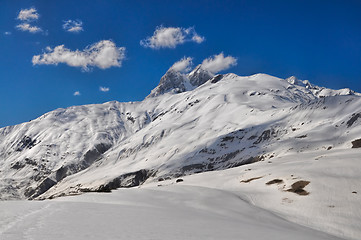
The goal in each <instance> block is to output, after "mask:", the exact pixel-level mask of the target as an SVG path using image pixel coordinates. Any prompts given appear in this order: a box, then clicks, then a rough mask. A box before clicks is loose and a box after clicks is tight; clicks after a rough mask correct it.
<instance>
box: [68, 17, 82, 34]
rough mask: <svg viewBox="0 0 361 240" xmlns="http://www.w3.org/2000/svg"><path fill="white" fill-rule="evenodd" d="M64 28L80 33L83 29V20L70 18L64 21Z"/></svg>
mask: <svg viewBox="0 0 361 240" xmlns="http://www.w3.org/2000/svg"><path fill="white" fill-rule="evenodd" d="M63 29H64V30H65V31H67V32H73V33H78V32H80V31H83V30H84V29H83V22H82V21H80V20H68V21H64V24H63Z"/></svg>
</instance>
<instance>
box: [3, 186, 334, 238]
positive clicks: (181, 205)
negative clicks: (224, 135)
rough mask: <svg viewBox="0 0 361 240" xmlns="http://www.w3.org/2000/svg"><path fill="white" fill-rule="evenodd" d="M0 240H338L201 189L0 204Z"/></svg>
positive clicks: (123, 191)
mask: <svg viewBox="0 0 361 240" xmlns="http://www.w3.org/2000/svg"><path fill="white" fill-rule="evenodd" d="M0 211H1V213H2V214H1V216H0V223H1V227H0V238H1V239H2V240H18V239H38V240H43V239H44V240H48V239H52V240H57V239H77V240H82V239H84V240H89V239H104V240H105V239H127V240H131V239H136V240H140V239H146V240H148V239H159V240H161V239H165V240H169V239H174V240H176V239H179V240H183V239H195V240H199V239H234V240H236V239H237V240H239V239H247V240H252V239H255V240H256V239H257V240H258V239H280V240H281V239H285V240H286V239H287V240H288V239H295V240H297V239H299V240H304V239H309V240H313V239H317V240H320V239H325V240H326V239H328V240H330V239H339V238H336V237H333V236H330V235H327V234H325V233H322V232H318V231H316V230H312V229H309V228H306V227H302V226H300V225H296V224H293V223H290V222H288V221H286V220H284V219H282V218H279V217H277V216H276V215H274V214H272V213H269V212H267V211H264V210H262V209H259V208H257V207H254V206H251V205H249V204H248V203H247V202H246V201H244V200H243V199H242V198H241V197H240V196H239V195H237V194H235V193H232V192H229V191H224V190H219V189H212V188H207V187H198V186H182V185H180V184H178V185H177V186H168V187H158V188H153V187H150V188H146V189H142V188H140V189H137V188H133V189H120V190H117V191H114V192H113V193H111V194H105V193H101V194H99V193H98V194H97V193H90V194H85V195H82V196H76V197H66V198H60V199H57V200H50V201H49V200H47V201H42V202H22V201H9V202H1V203H0Z"/></svg>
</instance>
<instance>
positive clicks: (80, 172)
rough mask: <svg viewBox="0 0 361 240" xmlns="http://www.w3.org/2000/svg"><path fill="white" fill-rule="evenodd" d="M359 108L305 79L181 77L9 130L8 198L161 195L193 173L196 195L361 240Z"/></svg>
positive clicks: (0, 146) (3, 191)
mask: <svg viewBox="0 0 361 240" xmlns="http://www.w3.org/2000/svg"><path fill="white" fill-rule="evenodd" d="M360 106H361V97H360V94H358V93H355V92H353V91H351V90H349V89H343V90H332V89H327V88H322V87H318V86H314V85H312V84H311V83H309V82H308V81H301V80H298V79H296V78H295V77H290V78H288V79H280V78H276V77H272V76H269V75H266V74H256V75H252V76H248V77H240V76H237V75H235V74H231V73H230V74H224V75H215V76H214V75H213V74H210V73H208V72H207V71H205V70H203V69H201V68H200V67H199V66H198V67H197V68H196V69H195V70H193V71H192V72H191V73H190V74H182V73H179V72H175V71H174V70H172V69H170V70H169V71H168V72H167V73H166V74H165V75H164V76H163V77H162V79H161V81H160V84H159V85H158V86H157V87H156V88H155V89H154V90H152V92H151V94H150V95H149V96H148V97H147V98H146V99H144V100H143V101H141V102H128V103H119V102H116V101H114V102H108V103H104V104H96V105H86V106H75V107H70V108H67V109H57V110H55V111H52V112H49V113H47V114H45V115H43V116H41V117H39V118H38V119H35V120H33V121H31V122H28V123H23V124H20V125H17V126H9V127H6V128H2V129H0V199H3V200H6V199H51V198H56V197H59V196H66V195H74V194H80V193H84V192H108V191H110V190H112V189H116V188H119V187H134V186H139V185H141V186H144V187H146V186H152V187H153V188H155V189H156V190H155V191H158V190H159V189H158V187H157V185H167V184H169V183H174V181H175V179H177V178H179V177H184V176H188V175H191V176H189V177H187V178H184V179H188V178H189V179H193V178H194V179H197V178H198V177H199V180H197V181H196V182H194V184H193V185H195V186H196V191H200V189H202V188H200V187H207V188H209V189H211V190H209V192H207V194H209V195H210V196H212V195H213V194H215V193H217V192H218V191H226V193H225V195H227V194H231V195H232V194H236V195H237V196H238V197H240V198H242V199H246V200H247V201H248V204H253V205H256V206H259V207H261V208H263V209H267V211H271V212H273V213H274V214H276V215H277V216H280V217H282V218H284V219H287V220H289V221H292V222H296V223H299V224H301V225H305V226H308V227H312V228H314V229H318V230H321V231H325V232H328V233H330V234H333V235H336V236H339V237H342V238H346V239H360V238H361V234H360V232H361V231H360V230H359V229H361V226H360V224H359V223H360V222H361V217H360V215H361V213H360V211H359V209H360V208H359V203H358V202H359V198H358V196H359V194H360V193H361V189H360V182H361V181H360V180H361V176H360V174H359V172H360V171H359V170H360V164H359V151H360V150H359V149H357V147H360V146H361V140H360V141H358V140H359V139H361V124H360V123H361V107H360ZM352 148H354V149H352ZM339 159H342V161H340V160H339ZM245 164H252V165H245ZM255 166H257V171H254V170H253V168H254V167H255ZM227 169H228V170H227ZM249 169H251V170H249ZM204 172H207V173H204ZM196 173H201V174H196ZM195 174H196V175H195ZM270 174H271V175H270ZM207 176H208V177H207ZM230 177H232V179H233V180H232V181H231V180H230ZM272 180H275V182H271V183H269V184H266V183H268V182H269V181H272ZM188 181H190V182H191V180H186V181H185V183H186V182H188ZM230 181H231V182H232V183H231V184H230V185H229V186H226V184H227V183H229V182H230ZM242 181H243V182H242ZM210 183H212V184H210ZM292 184H295V185H294V186H292ZM186 185H187V184H186ZM177 189H178V188H177ZM177 189H173V188H170V191H172V192H173V191H175V192H177V191H178V190H177ZM207 191H208V190H207ZM142 194H143V193H142ZM144 194H146V193H144ZM157 194H158V193H157ZM159 194H161V193H159ZM175 194H176V193H175ZM182 194H183V193H182ZM182 194H181V195H182ZM185 195H187V194H185ZM227 196H228V195H227ZM182 197H183V195H182ZM182 197H181V198H182ZM184 197H185V198H188V197H189V196H184ZM225 198H226V200H227V201H228V200H229V199H228V197H225ZM76 199H78V198H76ZM79 199H81V197H80V198H79ZM226 200H225V201H226ZM75 201H78V200H75ZM187 201H188V200H187ZM187 201H186V202H187ZM195 201H198V200H197V199H196V200H195ZM6 204H7V203H6ZM237 204H238V203H237ZM247 206H248V207H249V205H247ZM155 207H156V206H155ZM223 207H224V206H223ZM207 211H208V210H207ZM267 214H268V213H267ZM10 215H11V214H10ZM183 237H184V236H183ZM321 239H322V238H321Z"/></svg>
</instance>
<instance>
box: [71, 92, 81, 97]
mask: <svg viewBox="0 0 361 240" xmlns="http://www.w3.org/2000/svg"><path fill="white" fill-rule="evenodd" d="M73 95H74V96H80V95H81V94H80V92H79V91H76V92H74V93H73Z"/></svg>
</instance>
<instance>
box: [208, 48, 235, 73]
mask: <svg viewBox="0 0 361 240" xmlns="http://www.w3.org/2000/svg"><path fill="white" fill-rule="evenodd" d="M235 65H237V59H236V58H234V57H232V56H227V57H224V55H223V52H222V53H220V54H218V55H213V57H209V58H206V59H204V60H203V62H202V68H203V69H204V70H208V71H210V72H211V73H217V72H220V71H222V70H226V69H228V68H230V67H232V66H235Z"/></svg>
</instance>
